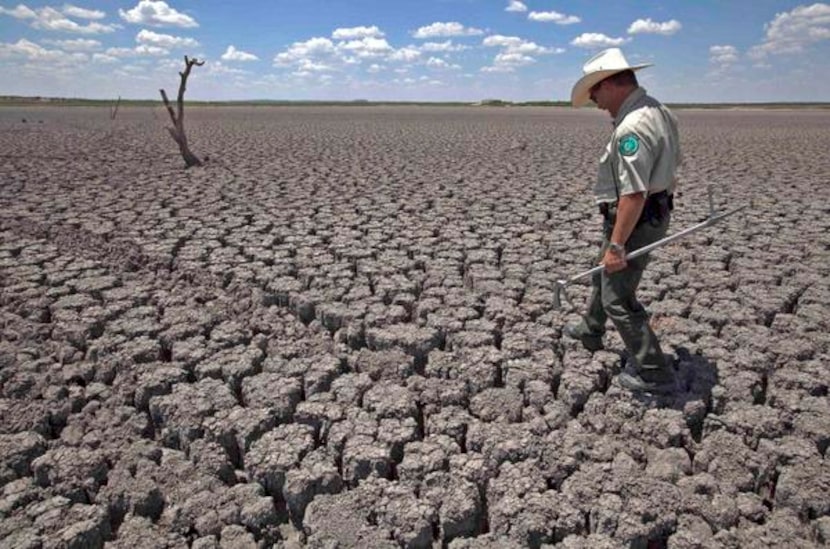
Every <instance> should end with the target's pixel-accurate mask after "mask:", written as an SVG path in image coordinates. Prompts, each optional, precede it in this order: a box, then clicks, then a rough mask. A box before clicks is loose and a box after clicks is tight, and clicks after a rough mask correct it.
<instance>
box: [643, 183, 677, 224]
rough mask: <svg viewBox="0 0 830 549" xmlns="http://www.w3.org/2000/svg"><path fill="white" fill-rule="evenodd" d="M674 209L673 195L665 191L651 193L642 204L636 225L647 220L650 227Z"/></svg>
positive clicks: (658, 222)
mask: <svg viewBox="0 0 830 549" xmlns="http://www.w3.org/2000/svg"><path fill="white" fill-rule="evenodd" d="M673 209H674V200H673V197H672V196H671V195H670V194H668V193H667V192H665V191H663V192H659V193H657V194H653V195H651V196H649V197H648V198H647V199H646V203H645V206H643V213H642V215H640V219H639V220H638V221H637V225H641V224H643V223H645V222H648V223H649V224H650V225H651V226H652V227H656V226H657V225H659V224H660V223H661V222H662V221H663V220H664V219H665V218H666V217H668V215H669V212H670V211H672V210H673Z"/></svg>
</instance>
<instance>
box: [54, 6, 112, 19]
mask: <svg viewBox="0 0 830 549" xmlns="http://www.w3.org/2000/svg"><path fill="white" fill-rule="evenodd" d="M63 13H65V14H66V15H68V16H69V17H77V18H78V19H103V18H104V17H106V16H107V14H106V13H104V12H103V11H101V10H88V9H85V8H79V7H78V6H73V5H72V4H64V5H63Z"/></svg>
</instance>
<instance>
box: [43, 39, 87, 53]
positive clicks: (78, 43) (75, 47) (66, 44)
mask: <svg viewBox="0 0 830 549" xmlns="http://www.w3.org/2000/svg"><path fill="white" fill-rule="evenodd" d="M44 42H45V43H47V44H52V45H53V46H57V47H59V48H60V49H62V50H64V51H95V50H97V49H99V48H100V47H101V42H99V41H98V40H90V39H88V38H78V39H75V40H44Z"/></svg>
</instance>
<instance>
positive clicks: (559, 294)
mask: <svg viewBox="0 0 830 549" xmlns="http://www.w3.org/2000/svg"><path fill="white" fill-rule="evenodd" d="M746 206H747V205H746V204H744V205H743V206H738V207H737V208H733V209H731V210H727V211H725V212H720V213H718V212H716V211H715V203H714V200H713V199H712V187H711V186H710V187H709V217H707V218H706V219H705V220H704V221H702V222H700V223H698V224H697V225H694V226H692V227H689V228H688V229H684V230H682V231H680V232H679V233H675V234H673V235H670V236H667V237H665V238H662V239H660V240H657V241H655V242H652V243H651V244H649V245H647V246H643V247H642V248H638V249H636V250H634V251H633V252H631V253H628V254H626V255H625V258H626V259H634V258H635V257H639V256H641V255H643V254H647V253H648V252H650V251H651V250H654V249H655V248H659V247H661V246H665V245H666V244H668V243H669V242H674V241H675V240H679V239H681V238H683V237H684V236H687V235H690V234H692V233H694V232H696V231H699V230H701V229H705V228H706V227H709V226H711V225H714V224H715V223H717V222H718V221H720V220H721V219H724V218H727V217H729V216H730V215H732V214H734V213H736V212H739V211H741V210H743V209H744V208H746ZM603 269H605V265H597V266H596V267H594V268H593V269H589V270H587V271H585V272H584V273H579V274H578V275H574V276H572V277H570V278H567V279H560V280H557V281H556V289H555V291H554V294H553V307H554V308H555V309H561V308H562V302H563V301H564V302H565V303H567V304H568V305H571V302H570V300H569V299H568V294H567V293H566V292H565V287H566V286H567V285H568V284H571V283H573V282H576V281H577V280H580V279H583V278H586V277H589V276H592V275H594V274H596V273H598V272H600V271H602V270H603Z"/></svg>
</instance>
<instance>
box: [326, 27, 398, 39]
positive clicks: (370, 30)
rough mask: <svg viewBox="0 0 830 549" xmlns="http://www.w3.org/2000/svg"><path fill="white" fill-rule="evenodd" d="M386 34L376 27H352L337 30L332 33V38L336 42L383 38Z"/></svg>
mask: <svg viewBox="0 0 830 549" xmlns="http://www.w3.org/2000/svg"><path fill="white" fill-rule="evenodd" d="M384 36H385V34H384V33H383V32H382V31H381V30H380V29H379V28H377V27H376V26H374V25H372V26H371V27H351V28H345V29H335V31H334V32H333V33H331V37H332V38H334V39H335V40H358V39H361V38H383V37H384Z"/></svg>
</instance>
